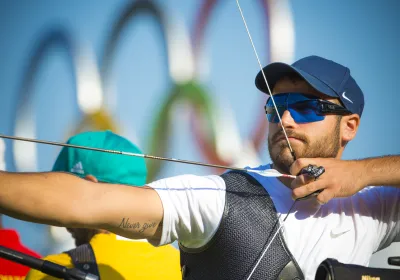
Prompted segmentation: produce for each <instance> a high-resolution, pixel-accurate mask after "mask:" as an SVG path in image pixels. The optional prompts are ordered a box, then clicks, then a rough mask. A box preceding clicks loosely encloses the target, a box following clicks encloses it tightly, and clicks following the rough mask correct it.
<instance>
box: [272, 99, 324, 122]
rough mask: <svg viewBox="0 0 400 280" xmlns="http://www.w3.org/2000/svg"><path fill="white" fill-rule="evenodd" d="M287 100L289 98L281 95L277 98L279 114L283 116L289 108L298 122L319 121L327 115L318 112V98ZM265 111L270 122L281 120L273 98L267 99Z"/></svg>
mask: <svg viewBox="0 0 400 280" xmlns="http://www.w3.org/2000/svg"><path fill="white" fill-rule="evenodd" d="M282 97H283V96H282ZM287 101H288V100H287V98H281V96H277V97H276V98H275V104H276V105H277V107H278V111H279V115H280V116H281V117H282V115H283V113H284V112H285V110H288V111H289V112H290V115H291V116H292V118H293V120H294V121H295V122H296V123H310V122H317V121H322V120H323V119H324V118H325V116H321V115H319V114H318V111H319V107H318V101H317V100H310V99H308V100H304V98H303V100H302V101H297V102H290V101H294V100H290V101H289V102H287ZM288 103H289V104H288ZM265 113H266V115H267V119H268V121H269V122H271V123H278V122H279V117H278V114H277V112H276V110H275V107H274V104H273V102H272V100H271V99H268V101H267V104H266V106H265Z"/></svg>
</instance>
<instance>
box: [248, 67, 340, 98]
mask: <svg viewBox="0 0 400 280" xmlns="http://www.w3.org/2000/svg"><path fill="white" fill-rule="evenodd" d="M263 71H264V74H265V77H266V79H267V82H268V85H269V88H270V89H271V91H272V90H273V88H274V87H275V84H276V83H277V82H278V81H279V80H280V79H281V78H283V77H284V76H286V75H288V74H292V73H296V74H298V75H299V76H300V77H302V78H303V79H304V80H305V81H306V82H307V83H308V84H310V86H311V87H313V88H314V89H315V90H317V91H319V92H320V93H322V94H325V95H328V96H332V97H337V96H338V95H337V93H336V92H335V91H334V90H332V89H331V88H330V87H329V86H328V85H326V84H325V83H323V82H321V81H320V80H319V79H317V78H315V77H314V76H312V75H310V74H308V73H306V72H304V71H303V70H301V69H298V68H296V67H294V66H291V65H289V64H286V63H282V62H275V63H271V64H269V65H267V66H266V67H264V68H263ZM255 83H256V87H257V88H258V89H259V90H261V91H262V92H265V93H266V94H268V95H269V91H268V88H267V85H266V84H265V80H264V77H263V75H262V73H261V71H260V72H259V73H258V74H257V76H256V80H255Z"/></svg>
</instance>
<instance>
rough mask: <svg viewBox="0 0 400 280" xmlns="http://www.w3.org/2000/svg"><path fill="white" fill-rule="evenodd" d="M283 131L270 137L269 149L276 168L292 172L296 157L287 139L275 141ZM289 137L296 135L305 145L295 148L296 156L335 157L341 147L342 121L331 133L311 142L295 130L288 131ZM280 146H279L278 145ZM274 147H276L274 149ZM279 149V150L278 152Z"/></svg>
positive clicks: (284, 171) (288, 172)
mask: <svg viewBox="0 0 400 280" xmlns="http://www.w3.org/2000/svg"><path fill="white" fill-rule="evenodd" d="M282 133H283V132H278V133H276V134H275V135H274V136H272V137H271V138H270V137H268V151H269V154H270V157H271V160H272V163H273V165H274V169H276V170H278V171H280V172H282V173H285V174H290V166H291V165H292V164H293V162H294V158H293V156H292V154H291V153H290V150H289V146H288V143H287V141H286V140H285V141H279V143H275V144H274V142H276V141H275V139H276V138H277V137H278V136H280V135H282ZM287 133H288V137H290V136H292V137H296V138H298V139H300V140H302V142H303V145H302V147H301V148H297V149H294V148H293V147H292V148H293V150H294V153H295V155H296V158H297V159H299V158H335V157H336V156H337V154H338V152H339V149H340V121H339V120H338V121H337V123H336V126H335V128H334V130H333V131H332V133H331V134H329V135H326V136H325V137H323V138H320V139H317V140H315V141H314V142H312V143H311V142H310V141H309V139H308V138H307V137H306V136H304V135H297V134H296V133H294V132H291V131H287ZM276 146H278V147H276ZM273 148H274V149H273ZM277 151H278V152H277Z"/></svg>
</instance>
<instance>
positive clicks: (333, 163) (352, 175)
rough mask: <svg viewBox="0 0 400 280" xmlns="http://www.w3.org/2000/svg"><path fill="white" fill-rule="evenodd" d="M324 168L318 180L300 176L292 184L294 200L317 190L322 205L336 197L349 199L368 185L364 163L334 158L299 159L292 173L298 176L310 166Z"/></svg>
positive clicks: (294, 164) (291, 170)
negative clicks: (319, 191)
mask: <svg viewBox="0 0 400 280" xmlns="http://www.w3.org/2000/svg"><path fill="white" fill-rule="evenodd" d="M310 164H311V165H316V166H323V167H324V168H325V173H323V174H322V175H321V176H320V177H319V178H318V179H316V180H315V179H314V178H313V177H310V176H308V175H299V176H297V178H296V179H295V180H293V182H292V189H293V198H294V199H297V198H301V197H304V196H307V195H309V194H311V193H313V192H315V191H317V190H322V192H321V193H320V194H319V195H318V196H317V200H318V202H319V203H321V204H325V203H327V202H328V201H329V200H331V199H332V198H335V197H348V196H352V195H353V194H355V193H356V192H358V191H360V190H361V189H363V188H364V187H366V186H367V184H366V182H367V181H366V180H365V179H366V176H365V165H364V164H363V162H362V161H345V160H338V159H332V158H309V159H298V160H296V161H295V162H294V163H293V164H292V166H291V167H290V173H291V174H293V175H297V174H299V173H300V171H301V169H303V168H305V167H307V166H308V165H310Z"/></svg>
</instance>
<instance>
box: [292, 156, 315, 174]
mask: <svg viewBox="0 0 400 280" xmlns="http://www.w3.org/2000/svg"><path fill="white" fill-rule="evenodd" d="M313 160H314V159H308V158H299V159H297V160H296V161H295V162H293V164H292V165H291V166H290V174H292V175H297V174H299V173H300V171H301V170H302V169H303V168H304V167H307V166H308V165H310V164H311V165H315V163H314V162H313Z"/></svg>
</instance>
